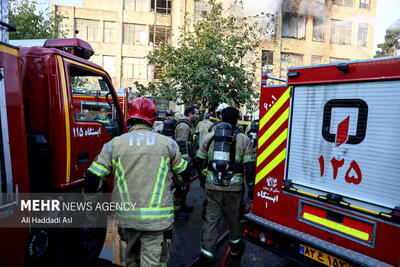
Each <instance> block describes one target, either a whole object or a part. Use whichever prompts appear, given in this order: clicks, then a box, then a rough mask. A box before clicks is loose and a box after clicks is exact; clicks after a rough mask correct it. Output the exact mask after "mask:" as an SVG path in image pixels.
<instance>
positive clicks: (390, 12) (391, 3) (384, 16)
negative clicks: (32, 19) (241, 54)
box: [38, 0, 400, 51]
mask: <svg viewBox="0 0 400 267" xmlns="http://www.w3.org/2000/svg"><path fill="white" fill-rule="evenodd" d="M246 1H248V2H252V3H258V2H259V3H262V2H264V1H265V0H243V2H244V3H245V2H246ZM38 2H39V3H41V4H42V5H43V6H50V5H51V4H53V3H54V4H56V5H65V6H76V7H82V5H83V0H38ZM254 6H260V5H257V4H256V5H254ZM398 19H400V0H377V8H376V19H375V40H374V50H375V51H376V50H377V45H378V44H379V43H383V42H384V40H385V32H386V29H387V28H388V27H389V26H390V25H392V24H393V23H395V22H396V21H397V20H398Z"/></svg>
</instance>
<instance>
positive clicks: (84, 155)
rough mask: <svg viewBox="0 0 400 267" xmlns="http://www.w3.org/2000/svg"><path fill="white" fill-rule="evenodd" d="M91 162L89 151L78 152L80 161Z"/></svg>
mask: <svg viewBox="0 0 400 267" xmlns="http://www.w3.org/2000/svg"><path fill="white" fill-rule="evenodd" d="M86 162H89V152H81V153H79V154H78V163H79V164H82V163H86Z"/></svg>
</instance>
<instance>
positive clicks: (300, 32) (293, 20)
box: [282, 13, 306, 40]
mask: <svg viewBox="0 0 400 267" xmlns="http://www.w3.org/2000/svg"><path fill="white" fill-rule="evenodd" d="M282 37H286V38H296V39H301V40H304V39H305V38H306V17H305V16H302V15H299V14H293V13H283V15H282Z"/></svg>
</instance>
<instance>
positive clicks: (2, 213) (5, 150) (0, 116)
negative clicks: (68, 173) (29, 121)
mask: <svg viewBox="0 0 400 267" xmlns="http://www.w3.org/2000/svg"><path fill="white" fill-rule="evenodd" d="M0 73H1V74H2V75H5V76H6V77H7V75H8V73H9V72H4V68H3V67H2V68H0ZM10 74H11V73H10ZM11 75H12V74H11ZM0 126H3V127H0V219H3V218H6V217H9V216H11V215H12V214H13V213H14V208H15V206H16V204H17V203H16V199H15V198H16V196H15V195H13V193H15V191H14V190H13V186H14V182H13V170H12V167H11V153H10V139H11V138H10V136H9V134H8V126H9V124H8V118H7V106H6V94H5V84H4V79H3V77H2V79H0Z"/></svg>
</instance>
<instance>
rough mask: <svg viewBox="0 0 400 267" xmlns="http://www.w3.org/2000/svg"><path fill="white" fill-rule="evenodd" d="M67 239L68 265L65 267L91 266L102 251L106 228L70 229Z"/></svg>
mask: <svg viewBox="0 0 400 267" xmlns="http://www.w3.org/2000/svg"><path fill="white" fill-rule="evenodd" d="M70 230H72V233H70V235H69V238H68V243H67V244H68V245H67V246H68V251H69V253H68V255H69V256H68V258H69V259H70V264H69V265H67V266H77V267H81V266H82V267H83V266H93V265H95V264H96V262H97V259H98V257H99V255H100V252H101V250H102V249H103V245H104V240H105V238H106V233H107V228H80V229H70Z"/></svg>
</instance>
